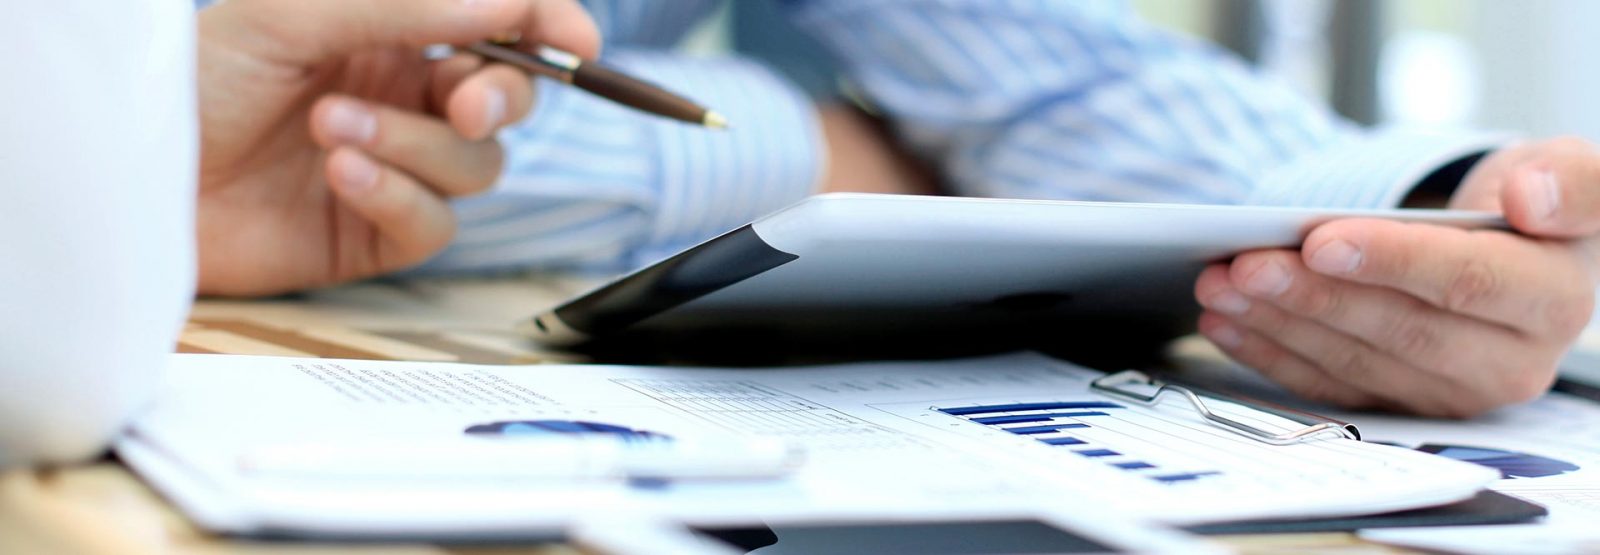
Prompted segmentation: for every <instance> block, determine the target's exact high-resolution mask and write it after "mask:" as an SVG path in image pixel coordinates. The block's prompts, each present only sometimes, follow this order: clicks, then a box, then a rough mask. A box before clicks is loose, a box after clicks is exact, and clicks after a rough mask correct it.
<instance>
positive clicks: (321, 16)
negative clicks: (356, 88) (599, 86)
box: [211, 0, 600, 65]
mask: <svg viewBox="0 0 1600 555" xmlns="http://www.w3.org/2000/svg"><path fill="white" fill-rule="evenodd" d="M214 9H215V10H218V11H217V12H213V13H212V14H211V15H212V16H213V17H218V16H225V17H233V16H237V17H240V18H249V20H248V21H240V22H239V23H240V26H238V27H236V28H240V29H258V30H260V31H261V32H262V36H260V37H252V38H256V39H261V40H255V41H253V43H255V44H257V46H258V47H260V48H261V49H262V51H261V52H259V53H260V54H262V55H264V56H267V59H276V60H280V61H283V62H286V63H292V64H296V65H309V64H315V63H318V62H322V61H326V60H329V59H333V58H338V57H342V56H345V55H348V54H352V53H355V52H359V51H362V50H367V49H371V48H382V47H393V46H411V47H421V46H425V45H429V44H441V43H442V44H464V43H468V42H473V41H478V40H483V39H486V38H490V37H493V36H495V35H499V34H503V33H506V32H517V33H520V34H521V35H522V37H523V38H524V39H526V40H528V41H531V42H538V43H541V44H547V45H550V46H553V47H556V48H560V49H563V50H567V51H570V52H572V53H574V54H577V55H579V56H581V57H584V58H590V59H592V58H593V57H595V56H597V55H598V54H599V51H600V33H599V31H598V29H597V28H596V27H595V24H594V20H593V19H591V18H590V17H589V14H588V12H586V11H584V9H583V6H582V5H580V4H578V2H577V0H340V1H338V2H328V1H325V0H230V1H229V2H225V3H221V4H218V5H217V6H216V8H214Z"/></svg>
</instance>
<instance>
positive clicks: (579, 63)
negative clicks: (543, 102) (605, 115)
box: [459, 39, 728, 129]
mask: <svg viewBox="0 0 1600 555" xmlns="http://www.w3.org/2000/svg"><path fill="white" fill-rule="evenodd" d="M521 44H522V43H519V42H517V41H516V40H515V39H507V40H496V41H481V42H475V43H472V44H469V45H466V46H462V47H459V48H460V49H461V50H465V51H467V52H472V53H474V54H477V55H479V56H483V57H485V58H488V59H490V60H494V61H497V62H501V63H505V64H510V65H512V66H515V67H518V68H521V69H522V70H523V71H526V72H528V73H531V74H534V75H542V76H545V77H549V78H552V79H556V80H559V81H562V82H565V83H569V84H571V85H573V86H575V87H578V88H580V89H583V90H585V91H589V92H590V93H593V94H595V95H597V96H600V97H602V98H606V99H609V100H611V101H613V102H616V103H618V104H622V105H624V106H628V107H631V108H634V109H637V110H640V111H644V112H649V113H652V114H656V115H659V116H664V117H669V118H672V119H676V120H680V121H686V122H689V123H694V124H699V125H703V126H706V127H710V128H713V129H725V128H727V127H728V120H727V118H724V117H723V116H722V114H719V113H717V112H715V111H712V110H710V109H707V108H705V107H704V106H701V105H699V104H696V103H694V102H691V101H689V100H688V99H685V98H683V97H681V96H678V95H676V94H673V93H671V92H668V91H667V90H665V89H662V88H661V87H658V86H656V85H654V84H651V83H649V82H646V81H644V80H641V79H638V78H636V77H632V76H629V75H628V74H625V73H623V72H620V71H617V70H615V69H611V68H609V67H606V66H605V65H602V64H600V63H597V62H586V61H584V60H583V59H582V58H579V57H578V56H577V55H575V54H572V53H570V52H565V51H562V50H558V49H556V48H552V47H549V46H544V45H537V46H535V47H534V51H533V52H527V51H524V50H522V49H520V48H519V45H521Z"/></svg>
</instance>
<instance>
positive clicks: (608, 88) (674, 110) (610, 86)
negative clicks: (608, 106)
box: [572, 63, 706, 124]
mask: <svg viewBox="0 0 1600 555" xmlns="http://www.w3.org/2000/svg"><path fill="white" fill-rule="evenodd" d="M572 84H573V85H576V86H577V87H578V88H581V89H583V90H586V91H589V92H592V93H594V94H597V95H599V96H602V97H605V98H608V99H611V100H612V101H615V102H617V103H619V104H623V105H625V106H631V107H634V108H637V109H640V110H644V111H646V112H650V113H653V114H659V115H662V116H666V117H669V118H672V119H676V120H682V121H686V122H689V123H693V124H701V123H704V122H705V118H706V109H705V108H703V107H701V106H700V105H698V104H695V103H693V102H690V101H688V100H686V99H684V98H683V97H680V96H678V95H675V94H672V93H669V92H667V91H665V90H663V89H661V88H659V87H656V86H655V85H652V84H650V83H646V82H644V81H640V80H638V79H635V78H633V77H629V76H627V75H623V74H621V73H618V72H616V71H613V70H611V69H610V68H606V67H604V66H600V65H596V64H592V63H587V64H583V65H581V66H578V70H577V71H574V72H572Z"/></svg>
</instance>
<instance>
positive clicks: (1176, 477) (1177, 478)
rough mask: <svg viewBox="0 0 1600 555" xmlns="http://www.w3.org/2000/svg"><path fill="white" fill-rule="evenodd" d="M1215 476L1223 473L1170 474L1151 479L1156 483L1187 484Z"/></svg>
mask: <svg viewBox="0 0 1600 555" xmlns="http://www.w3.org/2000/svg"><path fill="white" fill-rule="evenodd" d="M1215 474H1221V472H1191V473H1188V474H1169V475H1166V476H1151V477H1150V478H1151V479H1153V480H1155V481H1157V482H1161V483H1165V484H1170V483H1173V482H1187V481H1190V480H1198V479H1200V478H1201V477H1203V476H1211V475H1215Z"/></svg>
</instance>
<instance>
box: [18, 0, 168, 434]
mask: <svg viewBox="0 0 1600 555" xmlns="http://www.w3.org/2000/svg"><path fill="white" fill-rule="evenodd" d="M7 10H8V13H7V15H6V17H4V18H0V41H7V42H10V43H12V44H13V45H15V46H16V49H15V50H16V51H17V52H28V53H29V54H26V55H21V56H17V57H15V58H14V59H12V60H10V61H9V62H7V64H6V70H7V72H8V74H7V76H6V83H7V85H6V86H4V87H0V121H3V122H5V124H4V125H3V126H0V259H3V260H4V261H5V262H4V264H3V265H0V466H13V465H26V464H40V463H62V462H70V461H77V460H82V459H84V458H87V457H90V456H93V455H95V454H97V453H99V452H100V451H101V450H102V449H104V447H105V444H106V442H107V441H108V440H109V439H110V438H111V436H112V434H113V433H115V432H116V431H117V430H118V429H119V428H120V427H121V425H122V424H123V423H124V422H126V420H127V419H128V418H129V417H130V416H131V415H132V414H133V413H134V412H135V411H137V410H138V409H139V408H140V407H141V406H142V405H144V404H145V403H146V402H147V401H148V400H149V399H150V397H151V396H152V394H153V393H154V391H155V389H156V388H157V386H158V385H159V383H160V380H159V370H160V368H161V367H162V365H163V364H164V363H165V360H166V357H167V356H168V353H170V352H171V351H172V348H173V345H174V343H175V341H176V339H177V334H178V330H179V328H180V327H181V326H182V323H183V318H184V316H185V315H186V313H187V309H188V306H189V301H190V299H191V298H192V296H193V294H194V280H195V278H194V265H195V263H194V260H193V258H194V206H195V168H196V157H197V156H198V147H197V139H196V133H197V132H196V123H195V120H196V116H195V93H194V83H195V79H194V50H193V48H194V29H193V17H192V14H191V13H190V8H189V6H188V5H187V4H186V3H185V2H184V0H149V1H145V2H110V3H107V2H96V1H91V0H64V1H57V2H25V3H21V4H16V5H13V6H9V7H8V8H7Z"/></svg>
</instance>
